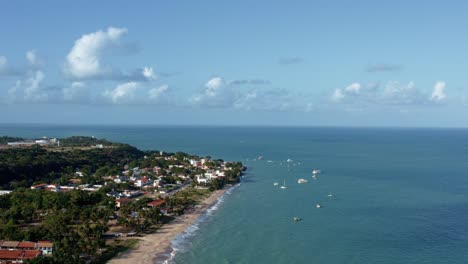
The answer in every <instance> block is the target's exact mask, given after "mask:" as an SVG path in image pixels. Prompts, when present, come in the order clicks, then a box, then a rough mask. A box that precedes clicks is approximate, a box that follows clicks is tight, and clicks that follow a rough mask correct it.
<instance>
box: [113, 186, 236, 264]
mask: <svg viewBox="0 0 468 264" xmlns="http://www.w3.org/2000/svg"><path fill="white" fill-rule="evenodd" d="M227 190H229V188H224V189H222V190H216V191H214V192H213V193H211V194H210V196H208V197H207V198H205V199H204V200H203V201H201V202H200V204H199V205H197V207H196V208H195V209H194V210H193V211H192V212H190V213H186V214H183V215H181V216H178V217H176V218H175V219H174V220H173V221H171V222H169V223H167V224H165V225H163V226H162V227H160V228H159V229H158V230H157V231H156V232H155V233H153V234H148V235H145V236H143V237H139V238H138V239H139V240H140V241H139V242H138V245H137V246H136V247H135V248H133V249H130V250H128V251H126V252H123V253H120V254H118V255H117V256H115V257H114V258H112V259H111V260H110V261H108V262H107V263H110V264H124V263H138V264H147V263H151V264H154V263H164V262H165V261H166V260H168V259H169V258H170V257H171V253H172V252H173V249H172V244H171V242H172V241H173V240H174V239H175V238H176V237H177V236H178V235H180V234H182V233H184V232H185V230H187V228H188V227H190V226H191V225H193V224H194V223H195V222H196V221H197V219H198V218H199V217H200V216H201V215H202V214H203V213H205V212H206V211H207V210H208V209H209V208H211V207H212V206H213V205H214V204H215V203H216V202H217V201H218V198H219V197H221V196H222V195H223V194H224V193H225V192H226V191H227Z"/></svg>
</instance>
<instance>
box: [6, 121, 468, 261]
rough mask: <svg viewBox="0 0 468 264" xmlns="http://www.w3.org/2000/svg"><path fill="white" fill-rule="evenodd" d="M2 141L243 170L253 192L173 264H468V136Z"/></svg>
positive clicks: (32, 132)
mask: <svg viewBox="0 0 468 264" xmlns="http://www.w3.org/2000/svg"><path fill="white" fill-rule="evenodd" d="M0 135H11V136H22V137H41V136H49V137H67V136H72V135H87V136H95V137H99V138H107V139H109V140H113V141H119V142H125V143H129V144H132V145H134V146H136V147H138V148H141V149H157V150H165V151H184V152H188V153H194V154H198V155H203V156H205V155H209V156H211V157H213V158H222V159H224V160H239V161H242V162H243V163H244V164H245V165H246V166H248V168H249V169H248V171H247V173H246V175H245V176H244V178H243V180H242V183H241V184H240V185H239V186H236V187H235V188H233V189H231V190H230V191H229V192H228V193H227V194H225V195H224V196H223V197H222V198H221V199H220V201H219V202H218V203H217V204H216V206H215V207H213V208H212V209H211V210H210V211H209V212H208V213H207V214H205V215H204V216H203V217H202V218H201V219H199V221H198V222H197V223H196V224H195V225H194V226H192V227H190V228H189V230H188V231H187V232H186V233H184V234H183V235H181V236H179V237H178V238H177V239H176V240H175V241H174V242H173V247H174V248H175V249H176V252H175V253H176V254H173V255H174V256H173V258H172V259H171V260H170V261H169V263H176V264H181V263H192V264H198V263H200V264H201V263H203V264H205V263H324V264H334V263H340V264H341V263H359V264H362V263H373V264H375V263H389V264H390V263H391V264H394V263H444V264H445V263H468V130H465V129H410V128H312V127H311V128H293V127H291V128H280V127H195V126H190V127H184V126H54V125H47V126H45V125H0ZM259 156H263V159H261V160H259V159H258V157H259ZM288 159H290V162H287V160H288ZM314 168H317V169H321V170H322V173H321V174H319V175H318V176H317V179H316V180H313V179H312V177H311V176H312V173H311V172H312V170H313V169H314ZM298 178H305V179H307V180H309V183H308V184H298V183H297V179H298ZM274 182H279V183H280V184H283V183H286V186H287V189H280V188H279V186H274V185H273V183H274ZM329 195H332V196H329ZM317 203H319V204H320V205H322V208H320V209H317V208H316V204H317ZM295 216H298V217H301V218H302V221H300V222H294V221H293V220H292V218H293V217H295Z"/></svg>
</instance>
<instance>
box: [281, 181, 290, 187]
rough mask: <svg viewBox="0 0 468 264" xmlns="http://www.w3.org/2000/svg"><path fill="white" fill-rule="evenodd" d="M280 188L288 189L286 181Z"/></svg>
mask: <svg viewBox="0 0 468 264" xmlns="http://www.w3.org/2000/svg"><path fill="white" fill-rule="evenodd" d="M280 188H281V189H286V188H288V187H286V180H285V181H284V183H283V185H281V187H280Z"/></svg>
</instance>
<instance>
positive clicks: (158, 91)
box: [148, 84, 169, 100]
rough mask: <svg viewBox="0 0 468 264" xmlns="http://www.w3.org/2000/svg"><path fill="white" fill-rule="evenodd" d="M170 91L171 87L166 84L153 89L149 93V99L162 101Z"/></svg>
mask: <svg viewBox="0 0 468 264" xmlns="http://www.w3.org/2000/svg"><path fill="white" fill-rule="evenodd" d="M168 90H169V85H167V84H164V85H161V86H159V87H157V88H152V89H150V90H149V91H148V97H149V99H151V100H158V99H160V98H161V97H162V96H163V95H164V94H165V93H166V92H167V91H168Z"/></svg>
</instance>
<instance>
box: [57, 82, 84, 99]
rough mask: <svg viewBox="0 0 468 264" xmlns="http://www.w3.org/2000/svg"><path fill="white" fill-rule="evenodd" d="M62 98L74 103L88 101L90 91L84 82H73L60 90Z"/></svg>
mask: <svg viewBox="0 0 468 264" xmlns="http://www.w3.org/2000/svg"><path fill="white" fill-rule="evenodd" d="M62 93H63V100H64V101H66V102H74V103H89V100H90V99H91V94H90V91H89V89H88V87H87V85H86V83H84V82H73V83H72V84H71V85H70V86H69V87H66V88H64V89H63V90H62Z"/></svg>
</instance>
